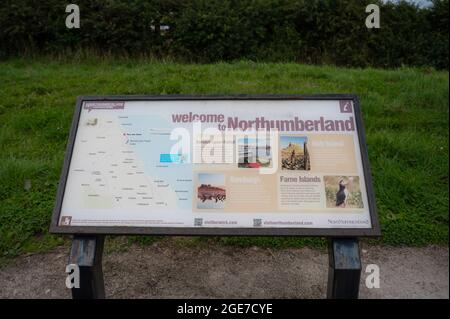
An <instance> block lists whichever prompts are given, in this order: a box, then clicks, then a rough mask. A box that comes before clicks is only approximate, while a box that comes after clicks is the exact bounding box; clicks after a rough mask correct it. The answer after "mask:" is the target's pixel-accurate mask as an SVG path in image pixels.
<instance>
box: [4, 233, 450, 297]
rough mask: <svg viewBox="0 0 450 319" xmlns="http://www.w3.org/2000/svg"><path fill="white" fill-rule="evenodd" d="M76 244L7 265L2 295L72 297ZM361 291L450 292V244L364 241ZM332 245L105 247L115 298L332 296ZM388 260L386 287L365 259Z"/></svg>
mask: <svg viewBox="0 0 450 319" xmlns="http://www.w3.org/2000/svg"><path fill="white" fill-rule="evenodd" d="M68 249H69V248H68V247H60V248H57V249H56V250H54V251H52V252H49V253H44V254H34V255H29V256H22V257H19V258H17V259H15V260H14V261H13V262H12V263H10V264H9V265H7V266H4V267H3V268H0V298H69V297H70V291H69V290H68V289H67V288H66V287H65V273H64V270H65V264H66V261H67V256H68ZM361 254H362V258H363V273H362V278H361V289H360V298H449V276H448V275H449V263H448V261H449V259H448V257H449V253H448V247H439V246H429V247H424V248H411V247H384V246H383V247H381V246H366V245H363V247H362V250H361ZM327 258H328V257H327V253H326V251H322V250H316V249H310V248H301V249H282V250H272V249H264V248H257V247H252V248H236V247H224V246H219V245H215V244H214V245H209V246H206V245H201V246H198V247H197V246H194V247H179V246H177V245H174V244H173V243H171V242H170V241H162V242H157V243H154V244H152V245H149V246H144V247H142V246H138V245H133V246H131V247H129V248H128V249H126V250H125V251H119V250H116V251H109V252H107V253H105V256H104V261H103V269H104V275H105V286H106V295H107V297H108V298H324V297H325V296H326V283H327V271H328V269H327V263H328V259H327ZM367 264H377V265H378V266H379V267H380V279H381V287H380V288H379V289H368V288H366V287H365V276H366V274H365V273H364V269H365V266H366V265H367Z"/></svg>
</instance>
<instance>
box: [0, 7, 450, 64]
mask: <svg viewBox="0 0 450 319" xmlns="http://www.w3.org/2000/svg"><path fill="white" fill-rule="evenodd" d="M433 2H434V5H433V6H432V7H430V8H418V7H416V6H414V5H412V4H410V3H407V2H405V1H400V2H399V3H397V4H393V3H389V2H382V1H380V0H376V1H375V0H363V1H360V0H339V1H338V0H155V1H142V0H131V1H130V0H108V1H92V0H78V1H76V3H77V4H78V5H79V7H80V13H81V28H80V29H67V28H66V27H65V18H66V16H67V13H65V6H66V5H67V4H68V3H67V2H66V1H63V0H49V1H39V2H37V1H34V0H4V1H2V5H1V6H0V56H2V55H3V56H11V55H36V54H48V55H60V54H70V53H73V52H77V51H80V50H81V51H90V52H95V53H96V54H99V55H125V56H128V55H132V56H142V55H145V56H152V57H158V58H167V57H174V58H176V59H177V60H178V61H193V62H217V61H230V60H235V59H251V60H255V61H256V60H258V61H276V62H286V61H290V62H303V63H320V64H322V63H325V64H336V65H343V66H356V67H359V66H377V67H398V66H402V65H411V66H431V67H435V68H444V69H445V68H446V69H448V0H434V1H433ZM369 3H377V4H378V5H379V6H380V15H381V28H380V29H367V28H366V26H365V20H366V17H367V15H368V13H366V12H365V7H366V5H367V4H369ZM161 26H169V30H161V29H160V27H161Z"/></svg>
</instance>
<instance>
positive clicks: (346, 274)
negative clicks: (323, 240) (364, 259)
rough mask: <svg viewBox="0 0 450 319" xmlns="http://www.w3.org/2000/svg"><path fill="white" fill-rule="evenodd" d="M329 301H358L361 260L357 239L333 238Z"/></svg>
mask: <svg viewBox="0 0 450 319" xmlns="http://www.w3.org/2000/svg"><path fill="white" fill-rule="evenodd" d="M328 258H329V268H328V292H327V298H329V299H357V298H358V294H359V282H360V279H361V258H360V254H359V244H358V239H357V238H331V239H329V246H328Z"/></svg>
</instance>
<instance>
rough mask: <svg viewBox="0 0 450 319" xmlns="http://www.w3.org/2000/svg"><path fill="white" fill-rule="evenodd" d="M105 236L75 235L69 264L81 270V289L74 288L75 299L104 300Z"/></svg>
mask: <svg viewBox="0 0 450 319" xmlns="http://www.w3.org/2000/svg"><path fill="white" fill-rule="evenodd" d="M104 242H105V237H104V236H79V235H75V236H74V237H73V241H72V248H71V250H70V257H69V264H75V265H78V267H79V269H80V287H79V288H72V298H73V299H103V298H105V285H104V282H103V270H102V255H103V245H104Z"/></svg>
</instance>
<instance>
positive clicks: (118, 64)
mask: <svg viewBox="0 0 450 319" xmlns="http://www.w3.org/2000/svg"><path fill="white" fill-rule="evenodd" d="M0 83H1V85H0V181H1V183H0V259H1V258H2V257H9V256H16V255H17V254H20V253H23V252H29V251H42V250H45V249H48V248H51V247H54V246H55V245H58V244H60V243H61V240H60V237H59V236H50V235H48V228H49V224H50V218H51V214H52V210H53V205H54V200H55V195H56V189H57V185H58V180H59V175H60V171H61V165H62V162H63V158H64V152H65V146H66V141H67V138H68V134H69V128H70V123H71V118H72V114H73V110H74V105H75V98H76V96H77V95H88V94H93V95H95V94H177V93H179V94H218V93H221V94H233V93H234V94H238V93H247V94H264V93H272V94H298V93H303V94H312V93H317V92H335V93H349V92H351V93H356V94H358V96H359V98H360V100H361V105H362V113H363V116H364V122H365V127H366V132H367V144H368V150H369V157H370V163H371V167H372V172H373V179H374V186H375V192H376V195H377V205H378V209H379V215H380V221H381V228H382V232H383V237H382V239H381V240H379V241H378V243H384V244H392V245H426V244H446V243H447V242H448V146H449V144H448V98H449V97H448V84H449V82H448V72H438V71H434V70H432V69H431V70H430V69H407V68H401V69H399V70H391V71H387V70H384V71H382V70H374V69H364V70H362V69H344V68H336V67H329V66H322V67H318V66H307V65H301V64H293V63H291V64H280V63H278V64H274V63H253V62H238V63H232V64H226V63H219V64H203V65H189V64H174V63H167V62H164V63H162V62H151V61H148V60H133V59H121V60H118V59H99V58H91V59H87V60H83V62H72V63H66V62H58V61H55V60H43V59H39V60H29V59H27V60H24V59H13V60H8V61H5V62H0ZM158 239H159V237H130V238H129V241H130V242H132V243H135V242H138V243H142V244H148V243H152V242H154V241H155V240H158ZM205 240H214V241H218V242H220V243H223V244H227V245H240V246H251V245H258V246H264V247H299V246H302V245H305V244H307V245H313V246H320V247H324V245H325V244H324V241H323V240H320V239H315V238H292V237H288V238H275V237H257V238H255V237H226V238H211V239H207V238H204V239H194V240H193V241H192V244H196V243H198V242H203V241H205ZM182 241H185V240H184V239H183V240H182Z"/></svg>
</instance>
